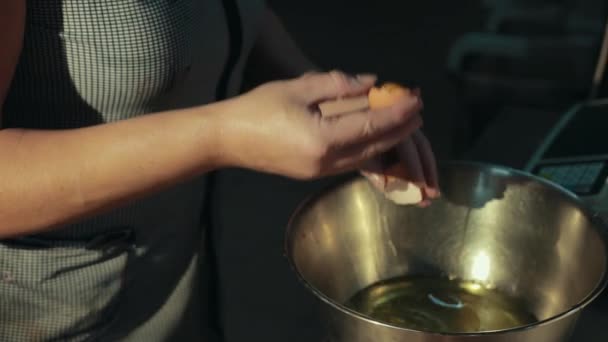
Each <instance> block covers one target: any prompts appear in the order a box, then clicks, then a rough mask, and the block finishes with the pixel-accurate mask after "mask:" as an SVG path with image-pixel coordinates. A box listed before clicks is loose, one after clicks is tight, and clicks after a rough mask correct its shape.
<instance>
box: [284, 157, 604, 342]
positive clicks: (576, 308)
mask: <svg viewBox="0 0 608 342" xmlns="http://www.w3.org/2000/svg"><path fill="white" fill-rule="evenodd" d="M438 164H439V165H440V167H444V166H460V167H463V166H464V167H476V168H477V169H486V170H496V171H501V172H508V173H510V174H512V175H514V176H517V177H522V178H526V179H528V180H532V181H535V182H538V183H540V184H542V185H544V186H547V187H549V188H552V189H553V190H556V191H557V192H558V193H559V194H560V195H562V196H564V198H565V199H567V200H569V201H571V202H572V204H573V205H575V206H576V207H577V208H578V209H579V210H580V211H581V213H582V214H583V215H584V216H585V217H587V219H588V220H589V221H590V222H592V223H593V229H594V230H596V232H597V233H598V236H599V237H600V239H601V240H602V242H603V244H604V250H605V252H606V254H605V255H606V259H607V260H606V264H607V265H608V223H607V222H606V221H605V220H604V219H602V218H601V217H600V216H599V214H598V213H597V212H595V211H593V210H592V209H591V208H590V207H589V206H588V205H587V204H586V203H584V202H583V201H582V199H581V198H579V197H578V196H577V195H576V194H574V193H573V192H572V191H570V190H568V189H566V188H565V187H563V186H561V185H559V184H557V183H554V182H551V181H549V180H547V179H545V178H542V177H539V176H536V175H534V174H532V173H530V172H527V171H523V170H520V169H515V168H512V167H508V166H503V165H499V164H495V163H487V162H479V161H467V160H446V161H441V162H438ZM360 179H361V176H360V175H358V174H354V175H351V176H349V177H346V178H345V179H339V180H337V181H334V182H333V183H332V184H330V185H329V186H327V187H325V188H323V189H321V190H317V191H315V192H313V193H312V194H310V195H308V196H307V197H306V198H305V199H304V200H303V201H301V202H300V203H299V204H298V206H297V207H296V209H295V210H294V211H293V212H292V214H291V215H290V217H289V220H288V223H287V229H286V232H285V239H284V246H283V247H284V255H285V257H286V258H287V261H288V264H289V267H290V268H291V269H292V271H293V272H294V273H295V274H296V278H297V279H298V280H299V281H300V282H301V283H302V284H303V285H304V287H305V288H306V289H308V290H309V291H310V292H311V293H312V294H313V295H315V297H317V299H320V300H321V301H323V302H325V303H326V304H327V305H329V306H330V307H332V308H333V309H335V310H338V311H340V312H342V313H344V314H346V315H349V316H354V317H355V318H357V319H360V320H363V321H366V322H367V323H370V324H374V325H379V326H384V327H387V328H390V329H396V330H399V331H403V332H409V333H416V334H426V335H438V336H492V335H500V334H506V333H514V332H521V331H525V330H530V329H535V328H538V327H540V326H545V325H549V324H551V323H553V322H556V321H559V320H562V319H565V318H566V317H569V316H572V315H575V314H578V313H580V311H582V310H583V309H584V308H585V307H587V305H589V304H590V303H591V302H592V301H594V300H595V299H596V298H597V297H598V296H599V295H600V294H601V293H602V292H603V291H604V289H605V288H606V286H607V285H608V266H607V267H605V268H604V272H603V274H602V276H601V278H600V280H599V281H598V282H597V284H596V285H595V288H594V289H593V290H592V291H590V292H589V294H588V295H587V296H585V297H584V298H583V299H581V300H580V301H578V302H577V303H576V304H574V305H572V306H571V307H570V308H569V309H567V310H564V311H563V312H561V313H558V314H556V315H553V316H551V317H548V318H545V319H543V320H539V321H537V322H534V323H530V324H526V325H522V326H517V327H513V328H507V329H498V330H487V331H479V332H437V331H427V330H416V329H411V328H404V327H399V326H396V325H392V324H388V323H384V322H380V321H376V320H373V319H371V318H370V317H368V316H366V315H363V314H361V313H359V312H357V311H355V310H353V309H350V308H348V307H347V306H345V305H344V304H342V303H339V302H337V301H335V300H333V299H331V298H330V297H329V296H327V295H326V294H325V293H323V292H322V291H321V290H319V289H318V288H316V287H315V286H313V285H312V284H311V283H310V282H309V281H308V280H306V279H305V278H304V276H303V274H302V273H301V272H300V270H299V269H298V267H297V265H296V264H295V261H294V258H293V243H294V241H293V240H294V239H293V236H294V233H293V232H294V223H295V220H296V219H297V218H298V217H300V215H301V214H302V213H303V212H304V211H305V210H306V209H307V208H309V207H310V206H311V205H312V204H313V203H314V202H315V200H316V199H319V198H320V197H322V196H324V195H325V194H327V193H330V192H333V191H335V190H336V189H338V188H340V187H342V186H344V185H346V184H349V183H353V182H356V181H359V180H360Z"/></svg>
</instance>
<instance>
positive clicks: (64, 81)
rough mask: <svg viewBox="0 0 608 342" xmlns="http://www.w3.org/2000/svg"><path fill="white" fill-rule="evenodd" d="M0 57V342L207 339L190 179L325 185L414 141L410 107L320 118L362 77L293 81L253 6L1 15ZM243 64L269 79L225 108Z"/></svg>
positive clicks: (17, 3) (293, 58) (98, 5)
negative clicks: (237, 172)
mask: <svg viewBox="0 0 608 342" xmlns="http://www.w3.org/2000/svg"><path fill="white" fill-rule="evenodd" d="M0 46H1V47H2V49H1V51H2V53H1V54H0V108H2V111H1V112H0V114H1V115H2V129H1V130H0V165H2V166H1V167H0V178H1V179H2V185H1V186H0V239H1V240H0V293H1V295H2V298H1V300H2V305H0V322H1V323H0V340H2V341H41V340H42V341H47V340H53V341H55V340H60V341H84V340H103V341H106V340H111V341H116V340H125V341H140V340H142V341H143V340H147V341H148V340H149V341H173V340H176V341H183V340H193V341H200V340H205V338H210V337H209V336H207V335H208V331H207V329H206V328H205V326H201V318H200V315H201V312H200V311H201V308H200V307H199V306H198V305H196V304H198V301H197V295H198V293H199V286H200V284H198V283H197V281H196V279H197V262H198V260H199V255H200V254H201V252H200V251H199V247H200V245H201V243H200V239H199V238H200V236H199V235H200V232H199V227H200V208H201V207H202V206H203V202H204V200H205V199H204V196H203V194H204V188H205V185H206V184H205V182H206V178H205V177H204V175H205V173H207V172H209V171H211V170H216V169H219V168H224V167H239V168H247V169H251V170H256V171H260V172H266V173H273V174H280V175H283V176H287V177H291V178H294V179H303V180H304V179H313V178H318V177H323V176H327V175H333V174H337V173H341V172H346V171H349V170H354V169H357V168H358V167H360V166H361V164H362V163H363V162H364V161H366V160H368V159H370V158H372V157H374V156H376V155H378V154H379V153H381V152H383V151H386V150H387V149H389V148H391V147H393V146H395V145H396V144H398V143H400V142H402V141H404V139H407V138H408V137H409V136H410V135H411V134H412V132H414V131H416V130H417V129H418V128H419V127H420V125H421V119H420V116H419V113H418V112H419V111H420V106H421V104H420V101H418V100H417V99H414V100H409V101H408V100H403V101H401V102H400V103H397V104H395V105H394V106H392V107H391V108H387V109H384V110H379V111H374V112H359V113H353V114H349V115H347V116H344V117H339V118H334V119H332V120H326V119H323V118H321V117H320V116H319V114H318V113H317V112H316V111H315V106H316V105H317V104H318V103H320V102H321V101H324V100H329V99H334V98H337V97H340V96H349V95H358V94H363V93H365V92H366V91H367V90H368V89H369V88H370V87H371V86H372V85H373V84H374V82H375V78H374V77H373V76H360V77H349V76H346V75H344V74H342V73H339V72H329V73H307V74H305V75H303V76H300V77H296V76H298V75H300V74H302V73H304V72H305V71H308V70H311V69H312V68H314V66H313V65H312V63H310V62H309V61H308V60H307V59H306V58H305V57H304V56H303V55H302V54H301V52H300V51H299V50H298V49H297V47H296V46H295V44H293V42H292V41H291V40H290V38H289V37H288V35H287V34H286V32H285V30H284V29H283V28H282V27H281V25H280V23H279V22H278V20H277V19H276V17H275V16H274V15H273V14H272V12H271V11H270V10H268V9H267V8H266V7H265V4H264V2H263V1H256V0H239V1H236V0H233V1H220V0H206V1H197V0H154V1H139V0H108V1H96V0H3V1H2V2H0ZM256 62H258V63H259V62H263V63H264V64H256ZM246 65H250V66H251V69H250V70H254V71H256V72H255V73H247V74H258V75H259V74H265V75H266V76H268V77H269V79H275V78H281V79H282V80H281V81H272V82H266V83H264V84H262V85H261V86H258V87H255V88H253V89H252V90H250V91H248V92H246V93H244V94H240V95H239V94H238V89H239V88H240V86H241V83H242V76H243V75H244V74H245V71H246V70H245V66H246ZM259 71H264V72H262V73H260V72H259ZM416 136H417V137H420V134H419V133H416ZM419 141H424V139H422V140H419ZM427 147H428V146H427ZM423 156H424V155H423ZM429 158H430V157H429V156H428V155H427V156H426V157H425V158H422V160H423V161H424V160H426V161H427V163H426V164H428V160H430V159H429ZM410 159H412V158H410ZM413 160H414V161H413V162H410V164H409V166H410V170H418V171H412V172H414V173H416V172H418V173H420V170H427V171H428V170H429V167H428V165H427V166H426V167H423V166H421V162H420V158H419V157H418V156H416V158H413ZM422 164H425V163H422ZM426 183H428V184H427V185H426V187H427V190H428V193H430V194H432V193H433V189H434V188H435V187H436V186H435V185H434V181H433V180H432V179H430V180H429V181H427V182H426Z"/></svg>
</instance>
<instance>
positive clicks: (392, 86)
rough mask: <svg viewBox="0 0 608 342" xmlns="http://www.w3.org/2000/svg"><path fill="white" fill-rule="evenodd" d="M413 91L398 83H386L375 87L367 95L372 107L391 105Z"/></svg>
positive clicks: (378, 107)
mask: <svg viewBox="0 0 608 342" xmlns="http://www.w3.org/2000/svg"><path fill="white" fill-rule="evenodd" d="M410 95H411V91H410V90H409V89H408V88H405V87H403V86H401V85H399V84H397V83H385V84H383V85H381V86H379V87H373V88H371V89H370V90H369V93H368V95H367V98H368V102H369V107H370V109H380V108H385V107H390V106H392V105H393V104H395V103H396V102H397V101H399V100H400V99H401V98H403V97H405V96H410Z"/></svg>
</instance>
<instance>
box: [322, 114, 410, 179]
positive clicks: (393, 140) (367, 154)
mask: <svg viewBox="0 0 608 342" xmlns="http://www.w3.org/2000/svg"><path fill="white" fill-rule="evenodd" d="M421 126H422V118H421V117H420V115H415V116H414V117H413V118H412V119H411V120H410V121H408V122H406V123H405V124H403V125H401V126H399V127H397V128H394V129H393V130H391V131H389V132H386V133H385V134H382V135H380V136H376V137H373V140H364V141H361V142H359V143H355V144H353V145H346V146H342V148H340V149H339V150H337V151H335V152H333V153H332V154H331V155H332V157H333V158H334V162H333V167H335V168H336V169H338V170H343V169H349V168H353V167H360V166H362V165H363V164H364V163H367V162H369V160H371V159H372V158H373V157H376V156H378V155H379V154H381V153H384V152H386V151H388V150H390V149H391V148H392V147H394V146H396V145H397V144H399V142H401V141H403V139H404V138H407V137H408V136H410V135H411V134H412V133H413V132H414V131H416V130H417V129H419V128H420V127H421Z"/></svg>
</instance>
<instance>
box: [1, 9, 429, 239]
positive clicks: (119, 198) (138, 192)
mask: <svg viewBox="0 0 608 342" xmlns="http://www.w3.org/2000/svg"><path fill="white" fill-rule="evenodd" d="M24 6H25V0H2V1H0V19H1V20H0V99H2V100H4V99H5V97H6V93H7V91H8V89H9V87H10V83H11V78H12V77H13V76H12V75H13V74H14V69H15V65H16V63H17V60H18V56H19V54H20V49H21V40H22V36H23V27H24ZM374 82H375V79H373V78H369V77H363V78H360V79H354V78H349V77H347V76H345V75H344V74H341V73H337V72H332V73H323V74H309V75H306V76H305V77H300V78H297V79H293V80H284V81H277V82H272V83H267V84H265V85H263V86H260V87H257V88H256V89H253V90H252V91H250V92H248V93H245V94H243V95H241V96H239V97H236V98H232V99H229V100H226V101H221V102H216V103H213V104H209V105H205V106H199V107H193V108H188V109H180V110H172V111H166V112H161V113H150V114H148V115H144V116H140V117H136V118H132V119H127V120H122V121H118V122H113V123H108V124H101V125H96V126H90V127H85V128H77V129H68V130H33V129H18V128H10V129H9V128H6V129H0V239H2V238H6V237H11V236H17V235H26V234H32V233H35V232H40V231H43V230H48V229H53V228H54V227H58V226H61V225H63V224H66V223H69V222H73V221H76V220H80V219H83V218H85V217H88V216H91V215H94V214H97V213H100V212H102V211H105V210H108V209H111V208H115V207H118V206H121V205H123V204H125V203H126V202H128V201H132V200H134V199H137V198H140V197H142V196H146V195H149V194H151V193H152V192H155V191H158V190H160V189H163V188H166V187H168V186H170V185H173V184H176V183H179V182H182V181H185V180H187V179H189V178H191V177H193V176H196V175H199V174H201V173H204V172H206V171H208V170H212V169H215V168H220V167H242V168H249V169H253V170H257V171H261V172H267V173H274V174H280V175H283V176H287V177H291V178H297V179H310V178H316V177H321V176H324V175H329V174H335V173H338V172H344V171H348V170H351V169H353V168H355V167H357V165H360V164H361V163H362V162H363V161H364V160H366V159H368V158H370V157H372V156H374V155H375V154H377V153H380V152H382V151H384V150H387V149H388V148H390V147H391V146H393V145H395V144H396V143H397V142H398V141H399V140H401V139H402V137H403V136H406V135H409V134H410V133H411V132H412V131H413V130H414V129H416V128H417V127H419V126H420V124H421V122H420V117H419V115H418V111H419V110H420V103H419V101H418V99H416V98H413V99H403V101H401V102H400V103H398V104H396V105H395V106H393V107H391V108H386V109H383V110H380V111H369V112H368V111H365V112H359V113H354V114H350V115H348V116H345V117H341V118H334V119H332V120H324V119H322V118H321V117H320V116H319V115H318V114H317V115H315V114H316V113H315V112H314V108H315V104H317V103H319V102H321V101H323V100H326V99H334V98H337V97H339V96H342V95H356V94H362V93H365V92H367V91H368V90H369V88H370V87H371V86H372V85H373V84H374ZM0 108H2V103H0ZM0 114H1V112H0ZM16 115H18V113H17V114H16Z"/></svg>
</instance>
